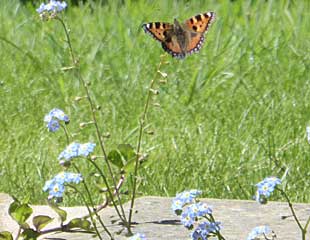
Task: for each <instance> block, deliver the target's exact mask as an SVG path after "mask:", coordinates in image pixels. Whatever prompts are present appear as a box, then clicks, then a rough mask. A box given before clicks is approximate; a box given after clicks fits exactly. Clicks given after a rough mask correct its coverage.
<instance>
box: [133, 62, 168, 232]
mask: <svg viewBox="0 0 310 240" xmlns="http://www.w3.org/2000/svg"><path fill="white" fill-rule="evenodd" d="M163 62H164V60H163V58H161V60H160V62H159V64H158V66H157V69H156V73H155V75H154V77H153V79H152V80H151V83H150V86H149V88H148V94H147V97H146V103H145V105H144V109H143V113H142V117H141V118H140V121H139V124H140V126H139V136H138V143H137V149H136V154H137V156H136V161H135V169H134V175H133V176H134V179H133V189H132V197H131V203H130V209H129V216H128V224H129V228H130V225H131V221H132V213H133V207H134V204H135V198H136V188H137V174H138V166H139V158H140V149H141V142H142V136H143V129H144V126H145V122H146V116H147V112H148V109H149V105H150V100H151V96H152V94H153V93H152V91H151V89H153V87H154V84H155V81H156V79H157V76H158V75H159V73H160V72H159V70H160V67H161V66H162V64H163Z"/></svg>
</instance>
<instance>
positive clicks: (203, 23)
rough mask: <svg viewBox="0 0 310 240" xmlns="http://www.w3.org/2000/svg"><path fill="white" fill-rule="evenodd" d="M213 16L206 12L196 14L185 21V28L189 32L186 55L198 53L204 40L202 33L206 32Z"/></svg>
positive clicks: (211, 13)
mask: <svg viewBox="0 0 310 240" xmlns="http://www.w3.org/2000/svg"><path fill="white" fill-rule="evenodd" d="M214 17H215V14H214V13H213V12H207V13H203V14H198V15H196V16H194V17H191V18H190V19H188V20H186V21H185V27H186V28H187V29H188V31H189V32H190V35H189V36H190V40H189V41H188V45H187V48H186V51H187V53H188V54H192V53H195V52H198V51H199V50H200V48H201V47H202V45H203V42H204V40H205V38H204V33H205V32H207V31H208V28H209V26H210V24H211V23H212V21H213V20H214Z"/></svg>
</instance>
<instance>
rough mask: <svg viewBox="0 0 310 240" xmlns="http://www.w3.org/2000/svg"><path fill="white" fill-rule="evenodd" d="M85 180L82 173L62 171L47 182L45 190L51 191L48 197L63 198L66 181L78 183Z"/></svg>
mask: <svg viewBox="0 0 310 240" xmlns="http://www.w3.org/2000/svg"><path fill="white" fill-rule="evenodd" d="M82 180H83V178H82V175H81V174H78V173H71V172H61V173H58V174H57V175H56V176H55V177H53V178H52V179H51V180H48V181H46V182H45V185H44V187H43V191H44V192H46V191H49V196H48V199H52V198H62V195H63V193H64V191H65V184H66V183H75V184H78V183H80V182H81V181H82Z"/></svg>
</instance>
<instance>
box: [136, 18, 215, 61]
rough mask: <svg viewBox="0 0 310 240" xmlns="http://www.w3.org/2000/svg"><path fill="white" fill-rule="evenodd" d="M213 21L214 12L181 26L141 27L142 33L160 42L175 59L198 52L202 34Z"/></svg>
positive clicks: (154, 23)
mask: <svg viewBox="0 0 310 240" xmlns="http://www.w3.org/2000/svg"><path fill="white" fill-rule="evenodd" d="M214 19H215V13H214V12H207V13H202V14H198V15H196V16H194V17H191V18H190V19H188V20H186V21H185V22H184V23H183V24H181V23H179V22H178V20H176V19H174V24H171V23H164V22H151V23H145V24H143V25H142V27H143V29H144V31H145V32H146V33H148V34H150V35H151V36H153V37H154V38H155V39H156V40H158V41H159V42H161V45H162V47H163V49H164V50H165V51H166V52H167V53H169V54H171V55H172V57H176V58H184V57H185V56H186V55H187V54H192V53H195V52H198V51H199V50H200V48H201V47H202V44H203V42H204V33H205V32H207V31H208V28H209V26H210V24H211V23H212V22H213V20H214Z"/></svg>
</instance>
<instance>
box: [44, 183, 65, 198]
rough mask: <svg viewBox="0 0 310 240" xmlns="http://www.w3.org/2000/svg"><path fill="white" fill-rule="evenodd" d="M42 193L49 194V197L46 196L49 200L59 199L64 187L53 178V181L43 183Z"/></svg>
mask: <svg viewBox="0 0 310 240" xmlns="http://www.w3.org/2000/svg"><path fill="white" fill-rule="evenodd" d="M43 191H44V192H46V191H48V192H49V196H48V198H49V199H51V198H54V197H55V198H61V197H62V195H63V193H64V191H65V187H64V185H63V184H62V183H61V182H59V181H57V179H55V178H53V179H51V180H48V181H46V182H45V185H44V187H43Z"/></svg>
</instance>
